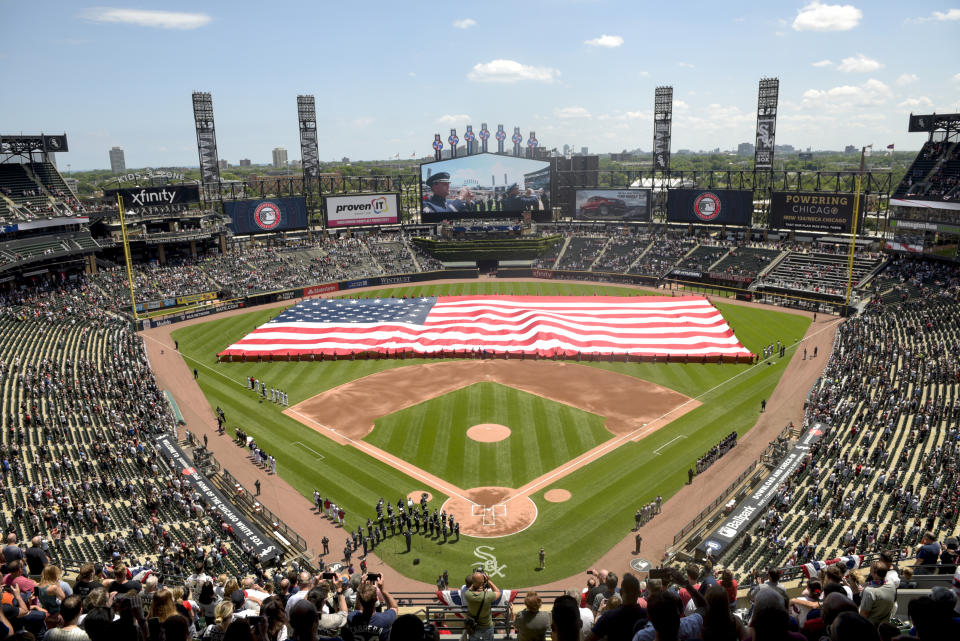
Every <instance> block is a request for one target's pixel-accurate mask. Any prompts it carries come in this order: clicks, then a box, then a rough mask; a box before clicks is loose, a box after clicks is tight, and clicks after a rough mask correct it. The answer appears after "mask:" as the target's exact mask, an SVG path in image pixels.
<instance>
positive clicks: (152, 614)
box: [147, 588, 177, 623]
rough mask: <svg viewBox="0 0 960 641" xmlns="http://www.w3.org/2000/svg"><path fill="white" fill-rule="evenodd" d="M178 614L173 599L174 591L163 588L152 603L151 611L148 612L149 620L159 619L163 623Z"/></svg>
mask: <svg viewBox="0 0 960 641" xmlns="http://www.w3.org/2000/svg"><path fill="white" fill-rule="evenodd" d="M176 613H177V606H176V603H175V601H174V599H173V590H170V589H168V588H161V589H160V590H157V593H156V594H155V595H154V597H153V601H151V602H150V609H149V610H148V612H147V618H148V619H159V620H160V623H163V622H164V621H166V620H167V618H169V617H172V616H173V615H174V614H176Z"/></svg>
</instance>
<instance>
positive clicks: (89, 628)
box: [83, 602, 117, 641]
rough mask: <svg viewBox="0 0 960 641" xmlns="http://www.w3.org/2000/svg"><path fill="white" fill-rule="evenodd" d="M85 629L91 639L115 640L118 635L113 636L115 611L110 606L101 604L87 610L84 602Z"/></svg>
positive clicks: (99, 640) (94, 640)
mask: <svg viewBox="0 0 960 641" xmlns="http://www.w3.org/2000/svg"><path fill="white" fill-rule="evenodd" d="M83 609H84V611H85V614H84V616H83V630H84V632H86V633H87V636H88V637H89V638H90V641H113V639H116V638H117V637H114V636H112V635H113V632H112V631H111V629H110V624H111V623H112V622H113V612H112V611H111V610H110V608H107V607H104V606H99V607H95V608H92V609H90V610H87V607H86V602H84V608H83Z"/></svg>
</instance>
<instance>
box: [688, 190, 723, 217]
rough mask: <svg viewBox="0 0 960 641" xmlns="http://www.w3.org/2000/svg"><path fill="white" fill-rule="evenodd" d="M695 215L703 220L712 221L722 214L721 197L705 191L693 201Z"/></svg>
mask: <svg viewBox="0 0 960 641" xmlns="http://www.w3.org/2000/svg"><path fill="white" fill-rule="evenodd" d="M693 215H694V216H696V217H697V218H699V219H700V220H703V221H711V220H714V219H716V218H717V216H719V215H720V197H719V196H717V195H716V194H714V193H713V192H709V191H705V192H703V193H702V194H700V195H699V196H697V199H696V200H695V201H693Z"/></svg>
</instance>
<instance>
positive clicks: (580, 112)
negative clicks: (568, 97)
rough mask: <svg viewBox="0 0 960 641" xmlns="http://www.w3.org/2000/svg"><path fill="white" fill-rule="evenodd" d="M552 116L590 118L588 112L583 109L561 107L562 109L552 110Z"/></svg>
mask: <svg viewBox="0 0 960 641" xmlns="http://www.w3.org/2000/svg"><path fill="white" fill-rule="evenodd" d="M553 115H555V116H556V117H557V118H592V117H593V116H591V115H590V112H589V111H587V110H586V109H584V108H583V107H563V108H562V109H554V110H553Z"/></svg>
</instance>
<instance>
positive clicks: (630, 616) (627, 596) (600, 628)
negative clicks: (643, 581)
mask: <svg viewBox="0 0 960 641" xmlns="http://www.w3.org/2000/svg"><path fill="white" fill-rule="evenodd" d="M611 576H612V577H613V580H614V581H616V579H617V576H616V575H615V574H613V573H611V574H610V575H609V576H608V577H607V581H608V583H607V587H608V588H611V590H613V589H616V583H612V584H611V583H610V577H611ZM601 596H602V595H601ZM615 596H616V593H615V592H612V593H611V594H610V596H609V597H604V599H605V600H606V601H608V602H609V601H612V600H613V598H614V597H615ZM620 598H621V605H620V606H619V607H617V608H615V609H612V610H608V611H605V612H602V613H601V614H600V616H599V618H598V619H597V622H596V623H595V624H594V625H593V628H592V629H591V630H590V633H589V634H588V635H587V639H588V641H594V640H595V639H604V638H605V639H607V640H608V641H618V640H620V641H622V640H626V641H629V640H630V639H631V638H632V636H633V632H634V630H635V629H636V628H637V626H642V625H644V624H645V621H646V619H647V609H646V608H645V607H643V606H642V605H640V603H639V601H640V581H638V580H637V577H635V576H634V575H633V574H631V573H629V572H627V573H626V574H624V575H623V581H622V584H621V587H620ZM601 603H602V601H601ZM601 609H602V608H601Z"/></svg>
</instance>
